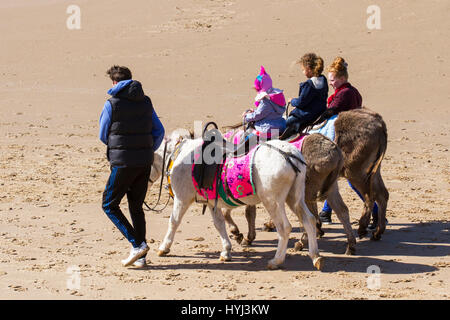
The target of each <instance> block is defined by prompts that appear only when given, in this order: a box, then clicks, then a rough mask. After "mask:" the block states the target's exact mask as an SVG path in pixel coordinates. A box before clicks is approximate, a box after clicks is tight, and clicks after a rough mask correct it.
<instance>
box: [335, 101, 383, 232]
mask: <svg viewBox="0 0 450 320" xmlns="http://www.w3.org/2000/svg"><path fill="white" fill-rule="evenodd" d="M335 132H336V137H335V142H336V144H337V145H338V146H339V147H340V149H341V151H342V153H343V154H344V167H343V169H342V172H341V175H342V176H343V177H345V178H347V179H348V180H349V181H350V182H351V184H352V185H353V186H354V187H355V188H356V189H357V190H358V191H359V192H360V193H361V194H362V195H363V197H364V210H363V214H362V216H361V218H360V220H359V228H358V235H359V237H360V238H362V237H364V236H365V235H366V234H367V226H368V224H369V221H370V215H371V212H372V209H373V206H374V202H375V201H376V203H377V205H378V226H377V228H376V230H375V231H374V232H373V234H372V238H371V239H372V240H380V239H381V234H382V233H383V232H384V230H385V229H386V208H387V202H388V200H389V192H388V190H387V189H386V187H385V185H384V182H383V178H382V177H381V172H380V170H381V161H382V160H383V158H384V155H385V153H386V148H387V128H386V123H385V122H384V120H383V118H382V117H381V116H380V115H379V114H378V113H375V112H373V111H371V110H369V109H367V108H363V109H355V110H350V111H345V112H341V113H340V114H339V117H338V118H337V120H336V122H335Z"/></svg>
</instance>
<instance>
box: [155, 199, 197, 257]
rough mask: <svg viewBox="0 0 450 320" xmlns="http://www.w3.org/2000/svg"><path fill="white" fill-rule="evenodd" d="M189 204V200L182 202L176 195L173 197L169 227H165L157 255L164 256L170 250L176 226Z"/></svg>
mask: <svg viewBox="0 0 450 320" xmlns="http://www.w3.org/2000/svg"><path fill="white" fill-rule="evenodd" d="M190 205H191V202H183V201H182V200H180V199H179V198H178V197H176V196H175V198H174V199H173V211H172V214H171V215H170V219H169V228H168V229H167V233H166V236H165V237H164V240H163V242H162V243H161V245H160V246H159V249H158V256H160V257H161V256H165V255H167V254H168V253H169V252H170V247H171V246H172V243H173V239H174V237H175V232H176V231H177V228H178V226H179V225H180V223H181V220H182V219H183V216H184V214H185V213H186V210H187V209H188V208H189V206H190Z"/></svg>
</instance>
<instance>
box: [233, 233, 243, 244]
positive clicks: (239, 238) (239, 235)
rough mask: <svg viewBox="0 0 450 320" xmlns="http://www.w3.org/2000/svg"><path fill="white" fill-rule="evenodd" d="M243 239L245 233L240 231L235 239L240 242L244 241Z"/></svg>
mask: <svg viewBox="0 0 450 320" xmlns="http://www.w3.org/2000/svg"><path fill="white" fill-rule="evenodd" d="M242 239H244V235H243V234H242V233H239V234H238V235H237V236H236V238H235V240H236V242H237V243H238V244H241V243H242Z"/></svg>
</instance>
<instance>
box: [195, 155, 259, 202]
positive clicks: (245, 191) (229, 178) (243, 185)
mask: <svg viewBox="0 0 450 320" xmlns="http://www.w3.org/2000/svg"><path fill="white" fill-rule="evenodd" d="M258 147H259V146H255V147H254V148H252V149H251V150H250V151H249V152H248V153H247V154H246V155H244V156H242V157H237V158H227V159H225V162H224V164H223V166H222V170H221V172H220V175H221V176H220V178H221V184H220V185H219V190H218V191H219V192H218V193H219V197H221V198H224V197H226V196H230V195H231V198H235V199H239V198H244V197H248V196H251V195H253V194H254V193H255V188H254V185H253V179H252V168H251V164H252V161H253V157H254V155H255V152H256V150H257V149H258ZM200 152H201V147H199V148H197V149H196V151H195V153H194V159H195V160H197V159H198V158H199V157H200ZM193 173H194V165H192V182H193V184H194V187H195V190H196V191H197V193H198V194H199V195H201V196H202V197H203V198H205V199H215V198H216V194H217V192H216V186H217V183H216V182H217V173H216V177H214V183H213V187H212V188H211V189H201V188H199V185H198V183H197V181H196V180H195V179H194V174H193ZM224 200H225V199H224Z"/></svg>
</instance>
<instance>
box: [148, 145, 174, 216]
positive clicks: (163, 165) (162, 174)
mask: <svg viewBox="0 0 450 320" xmlns="http://www.w3.org/2000/svg"><path fill="white" fill-rule="evenodd" d="M166 153H167V141H166V143H165V144H164V152H163V160H162V169H161V181H160V184H159V195H158V200H157V201H156V204H155V206H154V207H153V208H150V207H149V206H148V204H147V203H146V202H145V201H144V205H145V206H146V207H147V211H154V212H161V211H163V210H164V209H165V208H166V207H167V205H168V204H169V201H170V197H169V198H168V199H167V202H166V204H165V205H164V208H162V209H159V210H156V209H155V208H156V207H157V206H158V205H159V201H160V200H161V193H162V186H163V182H164V168H165V167H166ZM148 181H150V182H151V183H153V181H152V180H151V179H150V178H149V179H148Z"/></svg>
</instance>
